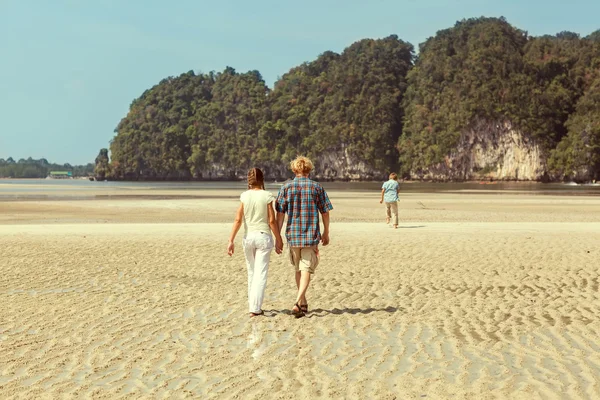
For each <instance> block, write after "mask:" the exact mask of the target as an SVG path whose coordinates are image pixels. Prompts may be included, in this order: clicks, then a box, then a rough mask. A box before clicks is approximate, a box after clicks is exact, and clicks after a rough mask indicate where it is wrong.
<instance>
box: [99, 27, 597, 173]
mask: <svg viewBox="0 0 600 400" xmlns="http://www.w3.org/2000/svg"><path fill="white" fill-rule="evenodd" d="M115 133H116V136H115V137H114V139H113V140H112V142H111V145H110V150H111V159H110V162H109V160H108V154H107V152H106V150H104V153H103V155H102V154H101V156H99V158H98V159H97V164H98V167H97V173H98V170H99V171H100V175H101V176H104V175H106V176H107V177H109V178H112V179H235V178H238V177H243V176H244V175H245V172H246V170H247V169H248V168H250V167H251V166H257V167H261V168H263V169H264V170H265V171H266V173H267V176H268V177H269V178H272V179H279V178H285V177H288V176H289V171H288V169H287V164H288V162H289V160H290V159H291V158H293V157H294V156H296V155H297V154H305V155H308V156H310V157H312V158H313V159H314V161H315V164H316V174H317V176H318V177H319V178H321V179H381V178H382V177H384V176H385V175H386V174H387V173H388V172H389V171H391V170H399V171H401V172H402V174H403V175H404V176H405V177H409V178H413V179H435V180H465V179H527V180H541V179H554V180H560V179H577V180H591V179H598V178H599V177H600V176H599V175H600V31H596V32H594V33H592V34H591V35H589V36H588V37H585V38H581V37H580V36H579V35H578V34H576V33H571V32H562V33H559V34H557V35H554V36H542V37H532V36H529V35H528V34H527V33H526V32H525V31H522V30H520V29H517V28H515V27H513V26H512V25H510V24H509V23H508V22H507V21H505V20H504V19H503V18H499V19H498V18H478V19H469V20H463V21H461V22H458V23H457V24H456V25H455V26H454V27H452V28H450V29H446V30H442V31H439V32H438V33H437V34H436V35H435V36H434V37H431V38H430V39H428V40H427V41H426V42H425V43H423V44H421V46H420V48H419V53H418V56H415V52H414V49H413V46H412V45H411V44H410V43H407V42H405V41H403V40H401V39H399V38H398V37H397V36H394V35H392V36H389V37H387V38H384V39H379V40H372V39H365V40H361V41H359V42H356V43H354V44H352V45H350V46H349V47H348V48H346V49H345V50H344V51H343V52H342V53H341V54H337V53H334V52H325V53H323V54H322V55H320V56H319V57H318V58H317V59H316V60H314V61H311V62H307V63H304V64H302V65H300V66H297V67H294V68H292V69H291V70H290V71H289V72H287V73H285V74H284V75H283V76H282V77H281V78H280V79H279V80H278V81H277V82H276V83H275V85H274V88H273V89H270V88H268V87H267V86H266V84H265V82H264V81H263V79H262V77H261V75H260V73H259V72H258V71H250V72H247V73H238V72H236V71H235V70H234V69H233V68H231V67H227V68H226V69H225V70H224V71H223V72H220V73H214V72H211V73H208V74H202V73H194V72H192V71H190V72H188V73H185V74H182V75H180V76H178V77H170V78H167V79H164V80H163V81H161V82H160V83H159V84H158V85H156V86H154V87H153V88H151V89H149V90H147V91H146V92H145V93H143V94H142V96H141V97H139V98H138V99H136V100H134V101H133V103H132V104H131V107H130V110H129V113H128V114H127V116H125V118H123V120H122V121H121V122H120V123H119V125H118V126H117V128H116V130H115Z"/></svg>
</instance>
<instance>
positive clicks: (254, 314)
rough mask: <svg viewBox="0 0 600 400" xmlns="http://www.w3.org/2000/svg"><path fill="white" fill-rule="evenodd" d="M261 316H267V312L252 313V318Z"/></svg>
mask: <svg viewBox="0 0 600 400" xmlns="http://www.w3.org/2000/svg"><path fill="white" fill-rule="evenodd" d="M261 315H265V312H264V311H263V310H260V312H259V313H253V312H251V313H250V318H254V317H259V316H261Z"/></svg>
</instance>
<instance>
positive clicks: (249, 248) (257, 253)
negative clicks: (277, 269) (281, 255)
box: [242, 232, 274, 313]
mask: <svg viewBox="0 0 600 400" xmlns="http://www.w3.org/2000/svg"><path fill="white" fill-rule="evenodd" d="M242 244H243V246H244V255H245V256H246V266H247V267H248V310H249V311H250V312H251V313H260V312H261V310H262V308H261V307H262V302H263V299H264V298H265V288H266V287H267V274H268V272H269V260H270V258H271V251H272V250H273V247H274V244H273V238H272V237H271V235H270V234H268V233H264V232H248V234H247V235H246V237H245V238H244V241H243V242H242Z"/></svg>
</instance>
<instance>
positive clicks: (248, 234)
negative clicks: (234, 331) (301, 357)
mask: <svg viewBox="0 0 600 400" xmlns="http://www.w3.org/2000/svg"><path fill="white" fill-rule="evenodd" d="M240 200H241V204H240V206H239V208H238V210H237V214H236V216H235V221H234V222H233V229H232V230H231V235H230V236H229V245H228V246H227V254H229V255H230V256H232V255H233V252H234V244H233V241H234V240H235V236H236V235H237V233H238V231H239V230H240V227H241V226H242V223H243V224H244V231H245V233H244V240H243V241H242V245H243V248H244V255H245V256H246V265H247V267H248V305H249V310H250V317H256V316H258V315H263V314H264V312H263V310H262V308H261V307H262V302H263V299H264V297H265V288H266V286H267V273H268V272H269V259H270V257H271V250H273V237H272V236H271V232H273V234H274V235H275V246H274V247H275V251H276V252H277V254H281V252H282V251H283V240H282V239H281V234H280V233H279V229H277V222H276V221H275V211H274V209H273V201H274V200H275V198H274V197H273V195H272V194H271V193H269V192H267V191H266V190H265V183H264V177H263V173H262V171H261V170H260V169H258V168H252V169H251V170H250V171H249V172H248V190H247V191H245V192H244V193H242V195H241V196H240Z"/></svg>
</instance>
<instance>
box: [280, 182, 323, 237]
mask: <svg viewBox="0 0 600 400" xmlns="http://www.w3.org/2000/svg"><path fill="white" fill-rule="evenodd" d="M275 207H276V209H277V212H280V213H285V214H287V216H288V222H287V227H286V231H285V233H286V238H287V241H288V243H289V245H290V246H292V247H309V246H314V245H317V244H318V243H319V241H320V240H321V232H320V227H319V212H320V213H322V214H324V213H327V212H328V211H329V210H331V209H333V207H332V206H331V203H330V201H329V198H328V197H327V193H326V192H325V190H324V189H323V187H322V186H321V185H320V184H319V183H318V182H315V181H313V180H311V179H309V178H307V177H297V178H296V179H294V180H293V181H290V182H287V183H285V184H284V185H283V186H282V187H281V189H280V191H279V195H278V196H277V202H276V205H275Z"/></svg>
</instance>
